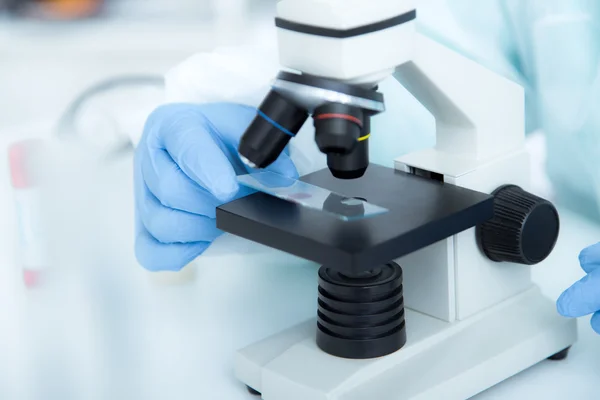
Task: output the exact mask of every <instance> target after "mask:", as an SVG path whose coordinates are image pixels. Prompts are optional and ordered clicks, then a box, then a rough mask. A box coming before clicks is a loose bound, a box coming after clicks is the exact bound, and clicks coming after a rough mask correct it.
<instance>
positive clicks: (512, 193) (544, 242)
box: [477, 185, 560, 265]
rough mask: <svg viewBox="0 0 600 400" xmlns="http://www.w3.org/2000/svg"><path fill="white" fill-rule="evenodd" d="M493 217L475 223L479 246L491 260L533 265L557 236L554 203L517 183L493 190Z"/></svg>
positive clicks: (545, 255) (557, 219)
mask: <svg viewBox="0 0 600 400" xmlns="http://www.w3.org/2000/svg"><path fill="white" fill-rule="evenodd" d="M493 195H494V217H493V218H492V219H491V220H489V221H487V222H485V223H484V224H482V225H479V226H478V227H477V240H478V242H479V246H480V247H481V249H482V250H483V252H484V253H485V254H486V256H487V257H488V258H489V259H490V260H492V261H497V262H501V261H506V262H513V263H517V264H526V265H534V264H537V263H539V262H541V261H543V260H544V259H546V257H548V256H549V255H550V253H551V252H552V250H553V249H554V245H555V244H556V241H557V239H558V232H559V229H560V221H559V217H558V211H557V210H556V207H554V205H552V203H550V202H549V201H548V200H545V199H542V198H541V197H538V196H535V195H533V194H531V193H528V192H526V191H524V190H523V189H521V188H520V187H518V186H514V185H507V186H502V187H500V188H498V189H496V191H494V193H493Z"/></svg>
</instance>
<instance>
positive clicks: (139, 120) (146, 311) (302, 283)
mask: <svg viewBox="0 0 600 400" xmlns="http://www.w3.org/2000/svg"><path fill="white" fill-rule="evenodd" d="M275 4H276V0H0V399H2V400H13V399H14V400H21V399H24V400H82V399H83V400H87V399H98V400H104V399H111V400H120V399H127V400H137V399H143V400H154V399H156V400H159V399H160V400H162V399H177V400H187V399H194V400H197V399H219V400H229V399H249V398H251V397H250V395H249V394H247V392H246V389H245V388H244V387H242V386H241V385H240V384H239V383H237V381H236V380H235V378H234V377H233V373H232V359H233V357H234V352H235V350H236V349H239V348H243V347H244V346H245V345H248V344H250V343H253V342H256V341H258V340H260V339H262V338H264V337H267V336H269V335H270V334H273V333H274V332H277V331H280V330H282V329H284V328H286V327H289V326H292V325H294V324H296V323H298V322H299V321H303V320H306V319H309V318H312V317H313V316H314V314H315V310H316V304H315V303H316V298H317V296H316V288H317V285H316V284H315V282H316V281H315V279H316V277H315V274H316V268H315V266H314V265H312V264H311V263H308V262H305V261H302V260H299V259H295V258H292V257H290V256H285V255H283V254H279V253H274V252H272V251H268V250H267V249H264V248H261V247H260V246H248V244H247V243H246V242H244V241H242V240H239V239H236V238H233V237H229V236H223V237H221V238H219V239H218V240H222V241H231V242H232V246H235V248H236V250H238V251H237V253H236V254H222V253H219V252H218V251H212V252H211V251H210V250H209V251H208V252H207V254H206V257H201V259H199V260H197V261H196V262H195V263H194V265H191V266H190V267H189V268H185V269H184V271H183V272H181V273H158V274H151V273H149V272H146V271H144V270H143V269H142V268H141V267H140V266H139V265H138V264H137V262H136V260H135V257H134V254H133V243H134V226H133V223H134V217H133V214H134V211H133V210H134V207H133V202H134V200H133V191H132V180H133V177H132V171H131V170H132V168H131V163H132V154H133V151H132V150H133V145H134V144H135V142H136V141H137V140H138V139H139V135H140V134H141V132H142V129H143V124H144V121H145V119H146V117H147V116H148V114H149V113H150V112H151V110H152V109H154V108H155V107H157V106H158V105H160V104H161V103H163V102H164V101H165V98H166V97H165V88H164V76H165V73H167V71H169V70H170V69H171V68H173V67H174V66H176V65H177V64H178V63H180V62H182V61H183V60H184V59H186V58H188V57H190V56H191V55H193V54H195V53H199V52H210V51H212V50H214V49H218V48H220V49H222V48H232V47H235V46H240V45H251V44H255V43H257V42H262V41H266V40H272V39H273V37H272V35H270V34H268V35H267V36H269V37H270V39H269V38H267V37H266V36H265V27H267V28H269V29H270V28H271V27H272V25H273V22H272V16H273V15H274V13H275ZM528 140H529V148H530V150H531V154H532V155H533V158H534V162H535V165H534V173H535V177H533V180H534V182H535V183H536V191H537V193H538V194H541V195H547V196H551V195H552V191H553V189H552V187H550V185H549V183H548V180H547V179H546V177H545V167H544V155H545V150H544V149H545V144H544V143H545V141H544V137H543V135H541V134H533V135H531V136H530V137H529V139H528ZM40 175H43V177H44V178H45V179H41V178H40ZM42 200H43V201H42ZM563 219H564V223H563V226H562V229H563V231H562V235H563V236H562V237H563V239H561V242H559V245H558V247H557V250H556V251H555V252H554V253H553V256H552V257H554V259H555V260H559V261H558V262H555V263H554V264H552V263H551V265H552V266H551V267H550V268H549V269H544V270H540V269H535V268H534V276H535V279H536V282H537V283H539V284H540V285H541V286H542V289H543V290H544V292H545V293H546V294H547V295H548V296H550V297H552V298H557V297H558V295H559V294H560V293H561V291H562V290H564V289H565V288H566V287H567V286H568V285H569V284H570V283H571V282H574V281H575V280H577V279H579V278H580V277H581V276H582V274H583V272H582V271H580V269H579V268H578V265H577V254H578V252H579V250H580V249H582V248H583V247H585V246H587V245H589V244H592V243H593V242H595V241H598V240H600V228H599V227H598V225H597V224H596V223H595V222H593V221H592V219H590V218H588V217H587V216H585V215H579V214H577V213H575V212H573V211H572V210H564V215H563ZM562 260H572V262H571V263H570V264H568V265H565V264H562ZM282 265H284V266H285V268H282ZM559 277H560V278H559ZM581 331H582V341H585V340H587V341H588V345H587V346H588V347H585V346H576V348H574V349H573V350H572V352H571V353H572V355H571V356H570V359H569V360H567V361H566V364H563V366H557V365H556V364H555V365H552V364H549V363H542V365H540V366H539V367H536V368H534V369H532V370H531V371H527V372H526V373H524V374H521V375H519V376H518V377H515V378H513V379H511V380H509V381H508V382H505V383H503V384H501V385H499V386H497V387H495V388H493V389H491V390H490V391H488V392H487V393H484V394H482V395H481V396H480V397H477V399H478V400H479V399H482V400H485V399H490V400H491V399H500V398H511V399H517V398H522V397H518V396H517V395H516V394H515V393H520V392H518V391H517V390H518V389H519V388H520V389H523V388H531V387H546V388H547V389H548V390H550V391H552V393H554V394H556V396H558V397H553V398H564V397H567V396H570V397H571V398H582V399H583V398H584V397H578V396H577V395H576V394H574V393H575V392H573V386H575V383H574V382H579V383H580V384H581V385H580V386H581V387H584V386H585V385H588V386H587V387H588V388H589V383H590V382H594V379H595V378H596V377H597V375H596V374H595V373H593V372H591V371H590V369H589V368H584V367H579V365H590V364H595V365H596V366H598V367H599V368H600V365H598V361H597V360H598V355H599V354H600V346H598V345H596V346H595V348H592V347H590V345H589V343H590V342H591V341H592V340H593V338H594V336H593V335H594V334H593V332H592V331H591V329H589V325H588V321H582V323H581ZM593 350H595V351H596V352H595V353H594V352H593ZM586 363H587V364H586ZM564 365H566V366H567V367H565V366H564ZM596 382H597V381H596ZM530 398H531V397H530Z"/></svg>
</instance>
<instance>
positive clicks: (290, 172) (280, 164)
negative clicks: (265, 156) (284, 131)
mask: <svg viewBox="0 0 600 400" xmlns="http://www.w3.org/2000/svg"><path fill="white" fill-rule="evenodd" d="M267 170H268V171H272V172H275V173H277V174H280V175H283V176H285V177H288V178H292V179H298V178H299V174H298V170H297V169H296V166H295V165H294V162H293V161H292V159H291V158H290V156H288V155H287V154H281V155H280V156H279V158H278V159H277V160H276V161H275V162H274V163H273V164H271V165H270V166H269V167H268V168H267Z"/></svg>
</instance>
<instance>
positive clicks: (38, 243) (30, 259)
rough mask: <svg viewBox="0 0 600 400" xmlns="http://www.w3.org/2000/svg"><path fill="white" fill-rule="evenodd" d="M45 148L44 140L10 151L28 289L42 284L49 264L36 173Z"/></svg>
mask: <svg viewBox="0 0 600 400" xmlns="http://www.w3.org/2000/svg"><path fill="white" fill-rule="evenodd" d="M41 145H42V143H41V141H40V140H36V139H29V140H24V141H19V142H16V143H13V144H12V145H11V146H10V147H9V149H8V159H9V169H10V177H11V184H12V187H13V194H14V200H15V211H16V221H17V234H18V240H17V257H18V263H19V265H20V267H21V271H22V278H23V283H24V284H25V286H26V287H27V288H34V287H36V286H38V285H39V284H40V279H41V278H42V273H43V272H44V271H45V270H46V269H47V263H48V256H47V245H46V242H45V238H44V235H43V233H42V231H43V229H42V225H43V221H42V216H41V198H40V197H41V194H40V187H39V182H38V181H37V179H36V173H35V171H34V159H35V158H36V155H39V153H38V149H39V148H40V146H41Z"/></svg>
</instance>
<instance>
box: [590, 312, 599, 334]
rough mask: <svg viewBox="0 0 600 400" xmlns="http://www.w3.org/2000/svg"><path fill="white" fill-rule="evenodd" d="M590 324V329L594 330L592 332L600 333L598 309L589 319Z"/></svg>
mask: <svg viewBox="0 0 600 400" xmlns="http://www.w3.org/2000/svg"><path fill="white" fill-rule="evenodd" d="M590 324H591V325H592V329H593V330H594V332H596V333H597V334H599V335H600V311H598V312H596V313H594V315H592V320H591V321H590Z"/></svg>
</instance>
